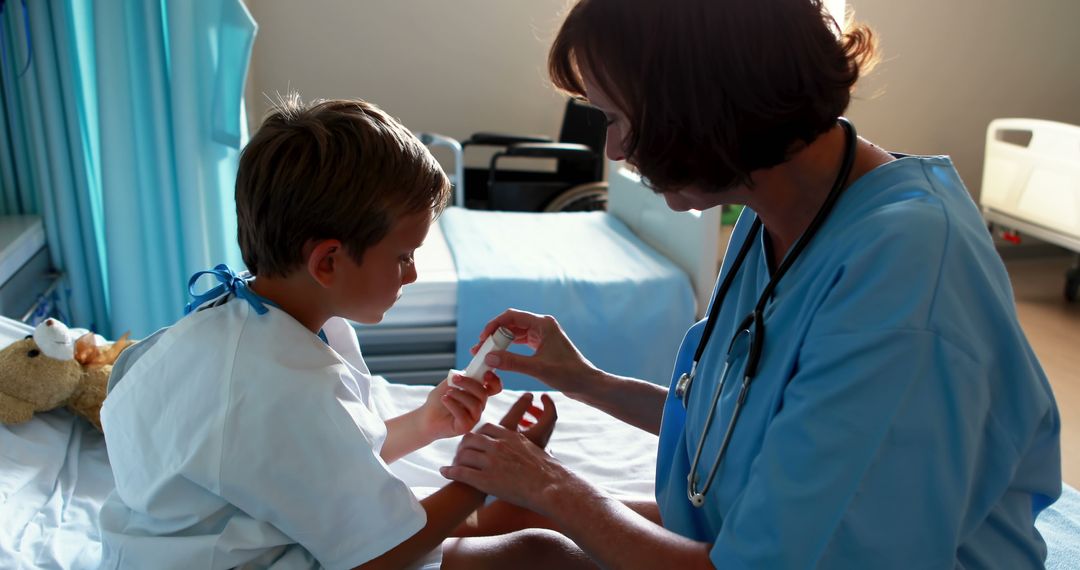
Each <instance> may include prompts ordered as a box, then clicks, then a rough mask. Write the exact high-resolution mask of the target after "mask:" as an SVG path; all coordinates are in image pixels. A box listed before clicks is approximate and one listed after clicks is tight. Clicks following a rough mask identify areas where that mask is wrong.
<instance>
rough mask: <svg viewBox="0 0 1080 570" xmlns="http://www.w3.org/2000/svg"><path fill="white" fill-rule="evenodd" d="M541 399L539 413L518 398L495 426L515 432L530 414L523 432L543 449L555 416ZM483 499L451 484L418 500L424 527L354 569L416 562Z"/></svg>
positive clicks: (524, 398)
mask: <svg viewBox="0 0 1080 570" xmlns="http://www.w3.org/2000/svg"><path fill="white" fill-rule="evenodd" d="M462 378H464V377H458V379H456V380H455V382H459V383H460V382H461V379H462ZM465 380H466V381H467V380H468V379H465ZM543 399H544V404H545V408H544V410H543V411H541V410H539V409H538V408H536V407H535V406H533V405H532V394H524V395H522V396H521V397H520V398H518V400H517V401H516V402H514V405H513V406H511V407H510V410H509V411H508V412H506V415H505V416H503V418H502V420H500V421H499V425H501V426H503V427H504V428H506V429H509V430H514V431H517V429H518V426H519V425H521V423H522V421H523V418H524V417H525V414H526V412H528V413H531V414H533V415H534V416H536V417H537V421H536V423H535V424H533V425H532V427H530V428H528V429H526V430H525V431H524V432H523V433H524V434H525V436H526V437H527V438H528V439H529V441H531V442H532V443H533V444H534V445H537V446H538V447H541V448H542V447H544V446H545V445H546V444H547V440H548V438H550V437H551V431H552V430H553V429H554V427H555V420H556V413H555V406H554V403H552V401H551V398H549V397H547V396H546V395H545V396H543ZM409 413H412V412H409ZM405 415H408V414H405ZM395 419H396V418H395ZM485 497H486V495H485V494H484V493H483V492H482V491H478V490H476V489H474V488H473V487H470V486H468V485H465V484H464V483H458V482H451V483H450V484H449V485H447V486H445V487H443V488H442V489H439V490H438V491H436V492H435V493H433V494H432V495H431V496H429V497H428V498H426V499H424V500H422V501H420V505H421V506H423V507H424V511H425V512H426V513H427V523H426V524H425V525H424V528H422V529H420V531H419V532H417V533H416V534H414V535H412V536H411V537H409V538H408V539H406V540H405V541H404V542H402V543H400V544H398V545H397V546H395V547H394V548H391V549H390V550H388V551H387V552H385V553H384V554H382V555H381V556H379V557H378V558H375V559H374V560H371V561H369V562H367V563H365V564H363V565H361V566H358V567H357V568H358V569H363V570H373V569H375V570H377V569H381V568H404V567H406V566H408V565H409V564H412V563H414V562H416V561H417V560H419V559H420V557H422V556H423V555H425V554H427V553H428V552H431V551H432V550H434V549H435V547H436V546H438V545H439V544H440V543H442V541H443V540H445V539H446V538H447V537H448V536H450V535H451V534H453V532H454V530H455V529H456V528H458V526H459V525H460V524H461V523H462V522H463V521H464V520H465V519H466V518H468V517H469V515H471V514H473V513H474V512H476V510H477V509H479V508H480V507H481V506H483V504H484V498H485Z"/></svg>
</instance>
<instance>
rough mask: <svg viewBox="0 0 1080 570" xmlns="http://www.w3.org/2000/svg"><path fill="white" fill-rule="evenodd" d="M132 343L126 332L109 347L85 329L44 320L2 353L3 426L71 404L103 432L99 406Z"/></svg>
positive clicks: (0, 395) (0, 400)
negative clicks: (116, 365)
mask: <svg viewBox="0 0 1080 570" xmlns="http://www.w3.org/2000/svg"><path fill="white" fill-rule="evenodd" d="M132 344H134V341H131V340H129V339H128V335H127V334H125V335H124V336H123V337H121V338H120V340H118V341H116V342H114V343H109V342H106V341H105V339H104V338H102V337H101V336H99V335H95V334H93V333H90V332H88V331H86V330H85V329H69V328H68V327H67V326H65V325H64V324H63V323H61V322H60V321H58V320H56V319H46V320H45V321H43V322H42V323H41V324H39V325H38V326H37V328H35V329H34V334H32V335H28V336H27V337H26V338H25V339H23V340H19V341H16V342H14V343H12V344H10V345H9V346H7V347H6V348H4V349H3V350H0V423H4V424H18V423H22V422H25V421H28V420H29V419H30V418H31V417H32V416H33V415H34V413H35V412H44V411H48V410H52V409H55V408H59V407H60V406H65V405H66V406H67V407H68V409H70V410H71V411H72V412H75V413H76V414H77V415H79V416H82V417H84V418H86V420H87V421H89V422H90V423H91V424H92V425H93V426H94V427H95V428H97V429H98V431H101V419H100V413H101V404H102V402H104V401H105V391H106V386H107V385H108V382H109V374H110V373H111V372H112V367H113V363H114V362H116V358H117V357H118V356H120V353H121V352H122V351H123V350H124V349H126V348H128V347H129V346H131V345H132Z"/></svg>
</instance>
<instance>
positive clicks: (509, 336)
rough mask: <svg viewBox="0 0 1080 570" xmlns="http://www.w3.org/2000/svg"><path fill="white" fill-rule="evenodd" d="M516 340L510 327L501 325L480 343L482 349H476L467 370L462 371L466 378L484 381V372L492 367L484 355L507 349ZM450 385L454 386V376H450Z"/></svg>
mask: <svg viewBox="0 0 1080 570" xmlns="http://www.w3.org/2000/svg"><path fill="white" fill-rule="evenodd" d="M513 341H514V333H512V332H510V329H507V328H506V327H499V329H498V330H497V331H495V332H494V333H492V334H491V335H490V336H488V337H487V339H485V340H484V343H483V344H481V345H480V350H478V351H476V355H475V356H473V359H472V360H471V361H470V362H469V365H468V366H466V367H465V371H464V372H462V373H461V375H462V376H465V377H466V378H472V379H473V380H476V381H477V382H483V381H484V374H486V373H487V371H488V370H491V367H490V366H488V365H487V364H486V363H485V362H484V357H485V356H487V355H488V353H489V352H491V351H493V350H506V347H508V346H510V343H511V342H513ZM450 385H451V386H454V377H453V376H452V375H451V377H450Z"/></svg>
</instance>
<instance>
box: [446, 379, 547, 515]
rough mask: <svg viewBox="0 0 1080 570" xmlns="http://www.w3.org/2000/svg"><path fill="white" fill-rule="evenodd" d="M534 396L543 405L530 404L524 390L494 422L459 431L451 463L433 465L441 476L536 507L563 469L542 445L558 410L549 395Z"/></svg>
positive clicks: (523, 505)
mask: <svg viewBox="0 0 1080 570" xmlns="http://www.w3.org/2000/svg"><path fill="white" fill-rule="evenodd" d="M540 399H541V401H542V402H543V409H540V408H537V407H536V406H533V405H532V394H524V395H522V397H521V398H519V399H518V401H517V402H516V403H515V404H514V406H513V407H512V408H510V411H509V412H507V414H506V416H505V417H503V419H502V421H500V422H499V425H492V424H484V425H483V426H481V427H480V429H478V430H477V431H475V432H471V433H467V434H465V436H464V437H463V438H461V444H460V445H459V446H458V450H457V454H456V455H455V456H454V463H453V465H451V466H449V467H443V468H441V469H440V470H439V471H440V473H442V475H443V477H446V478H448V479H452V480H455V481H460V482H462V483H465V484H467V485H471V486H473V487H475V488H477V489H480V490H481V491H484V492H485V493H487V494H489V495H494V496H496V497H498V498H500V499H502V500H504V501H509V502H511V503H514V504H516V505H519V506H521V507H525V508H527V509H531V510H534V511H536V512H542V511H541V506H542V505H541V503H542V502H543V501H542V494H543V492H544V490H545V489H548V488H550V483H551V482H557V481H560V480H562V479H563V478H565V477H566V470H565V469H564V468H563V467H562V465H561V464H559V462H558V461H556V460H555V458H554V457H552V456H551V455H549V454H548V453H547V452H545V451H544V447H545V446H547V443H548V440H549V439H550V438H551V433H552V431H553V430H554V428H555V421H556V419H557V418H558V413H557V412H556V410H555V402H553V401H552V400H551V398H550V397H549V396H547V395H546V394H544V395H542V396H541V397H540ZM526 412H528V413H529V414H530V415H532V416H534V417H535V418H536V422H535V423H533V424H531V425H529V422H528V421H526V419H525V418H524V415H525V413H526ZM526 425H528V427H525V428H522V426H526Z"/></svg>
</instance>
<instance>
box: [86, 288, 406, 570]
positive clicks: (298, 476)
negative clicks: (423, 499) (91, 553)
mask: <svg viewBox="0 0 1080 570" xmlns="http://www.w3.org/2000/svg"><path fill="white" fill-rule="evenodd" d="M217 304H218V305H219V306H216V307H212V308H209V309H205V310H202V311H199V312H196V313H193V314H192V315H190V316H188V317H186V318H185V319H183V320H181V321H180V322H179V323H177V324H176V325H175V326H173V327H172V328H170V329H167V330H164V331H160V332H159V333H158V334H156V335H155V336H153V337H151V339H148V341H146V342H144V343H143V344H142V345H136V347H134V348H132V349H129V351H130V355H129V357H128V358H127V359H125V360H123V361H121V362H118V364H117V369H116V370H117V371H116V373H114V378H113V380H112V381H111V382H110V392H109V396H108V398H107V399H106V402H105V405H104V407H103V409H102V414H101V416H102V423H103V425H104V429H105V438H106V442H107V446H108V450H109V459H110V461H111V463H112V468H113V473H114V475H115V477H116V491H115V492H113V493H112V494H111V495H110V496H109V498H108V500H107V501H106V503H105V506H104V508H103V510H102V513H101V529H102V539H103V543H104V545H105V553H104V562H103V567H104V568H114V567H124V568H232V567H236V566H242V565H248V566H249V567H264V568H265V567H274V568H308V567H318V566H320V565H321V566H325V567H326V568H352V567H354V566H357V565H359V564H362V563H364V562H366V561H368V560H371V559H373V558H375V557H377V556H379V555H380V554H383V553H384V552H386V551H388V550H390V549H391V548H393V547H394V546H396V545H398V544H399V543H401V542H402V541H404V540H405V539H407V538H408V537H410V536H412V535H413V534H415V533H416V532H417V531H418V530H420V529H421V528H423V526H424V524H425V514H424V510H423V508H422V507H421V506H420V504H419V503H418V502H417V500H416V498H415V497H414V496H413V494H412V492H411V491H410V490H409V488H408V487H407V486H406V485H405V483H403V482H402V481H401V480H399V479H398V478H396V477H395V476H394V475H393V474H391V473H390V471H389V470H388V469H387V466H386V464H385V463H384V462H383V461H382V459H381V458H380V457H379V450H380V448H381V447H382V443H383V440H384V439H385V437H386V427H385V424H384V423H383V421H382V420H381V419H380V418H379V417H378V416H377V415H376V414H375V412H374V411H373V409H372V407H371V405H370V402H369V393H370V380H371V377H370V375H369V372H368V370H367V367H366V366H365V365H364V362H363V359H362V358H361V356H360V348H359V346H358V344H357V341H356V335H355V333H354V332H353V331H352V328H351V327H350V326H349V325H348V323H346V322H345V321H343V320H341V319H333V320H331V321H330V322H329V323H327V325H326V327H325V328H324V332H325V333H326V336H327V340H328V342H329V345H328V344H325V343H323V342H322V341H321V340H320V339H319V338H318V337H317V336H315V335H313V334H312V333H311V331H309V330H307V329H305V328H304V327H303V326H302V325H301V324H300V323H299V322H297V321H296V320H294V319H293V318H292V317H290V316H289V315H288V314H286V313H284V312H282V311H281V310H279V309H277V308H270V310H269V312H268V313H266V314H263V315H258V314H256V312H255V310H253V309H252V308H251V307H250V306H249V305H248V303H247V302H245V301H243V300H238V299H231V300H229V301H227V302H218V303H217Z"/></svg>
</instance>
